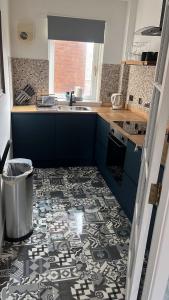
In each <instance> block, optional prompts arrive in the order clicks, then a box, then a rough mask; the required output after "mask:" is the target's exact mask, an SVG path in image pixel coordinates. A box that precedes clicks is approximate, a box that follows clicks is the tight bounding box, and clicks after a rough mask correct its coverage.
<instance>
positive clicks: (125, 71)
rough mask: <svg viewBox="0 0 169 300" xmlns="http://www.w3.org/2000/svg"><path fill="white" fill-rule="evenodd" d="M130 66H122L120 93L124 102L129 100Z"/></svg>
mask: <svg viewBox="0 0 169 300" xmlns="http://www.w3.org/2000/svg"><path fill="white" fill-rule="evenodd" d="M129 70H130V66H129V65H124V64H122V65H121V68H120V77H119V88H118V93H121V94H122V98H123V102H124V103H125V101H126V99H127V90H128V81H129Z"/></svg>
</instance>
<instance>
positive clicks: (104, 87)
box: [100, 64, 120, 103]
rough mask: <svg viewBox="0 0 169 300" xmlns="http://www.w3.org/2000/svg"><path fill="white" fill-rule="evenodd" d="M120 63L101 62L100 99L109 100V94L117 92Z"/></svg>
mask: <svg viewBox="0 0 169 300" xmlns="http://www.w3.org/2000/svg"><path fill="white" fill-rule="evenodd" d="M119 77H120V65H113V64H103V68H102V79H101V90H100V101H102V102H103V103H104V102H110V98H111V94H112V93H118V87H119Z"/></svg>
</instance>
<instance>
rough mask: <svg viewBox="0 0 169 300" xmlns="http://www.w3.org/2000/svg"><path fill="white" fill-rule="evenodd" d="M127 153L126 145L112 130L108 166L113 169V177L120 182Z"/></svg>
mask: <svg viewBox="0 0 169 300" xmlns="http://www.w3.org/2000/svg"><path fill="white" fill-rule="evenodd" d="M125 153H126V145H125V144H123V143H122V142H121V141H120V140H119V139H118V138H116V137H115V136H114V135H113V134H112V132H110V133H109V137H108V152H107V166H108V167H109V169H111V171H112V175H113V178H114V179H115V180H116V181H119V182H120V181H121V180H122V176H123V168H124V160H125Z"/></svg>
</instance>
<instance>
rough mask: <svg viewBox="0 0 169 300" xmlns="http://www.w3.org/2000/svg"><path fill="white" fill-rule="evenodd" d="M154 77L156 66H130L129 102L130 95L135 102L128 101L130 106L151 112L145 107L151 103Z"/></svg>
mask: <svg viewBox="0 0 169 300" xmlns="http://www.w3.org/2000/svg"><path fill="white" fill-rule="evenodd" d="M154 76H155V66H130V71H129V80H128V91H127V100H129V95H132V96H133V101H128V103H129V104H130V106H135V107H137V108H139V109H141V110H145V111H149V108H147V107H145V106H144V105H145V103H146V102H150V103H151V98H152V93H153V81H154ZM139 98H140V100H139Z"/></svg>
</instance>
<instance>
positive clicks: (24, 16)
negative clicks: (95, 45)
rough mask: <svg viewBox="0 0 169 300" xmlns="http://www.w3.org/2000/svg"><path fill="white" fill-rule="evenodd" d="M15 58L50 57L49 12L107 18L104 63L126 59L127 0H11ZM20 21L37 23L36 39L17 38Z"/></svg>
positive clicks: (52, 13)
mask: <svg viewBox="0 0 169 300" xmlns="http://www.w3.org/2000/svg"><path fill="white" fill-rule="evenodd" d="M10 11H11V45H12V47H11V49H12V57H22V58H41V59H48V43H47V15H48V14H49V15H59V16H69V17H81V18H91V19H100V20H106V21H107V24H106V35H105V51H104V63H120V61H121V58H122V50H123V41H124V30H125V22H126V14H127V2H126V1H121V0H106V1H104V0H69V1H68V0H10ZM18 22H23V23H24V22H29V23H30V22H33V23H34V24H35V39H34V40H33V41H32V42H30V43H24V42H23V41H20V40H18V39H17V24H18Z"/></svg>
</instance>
